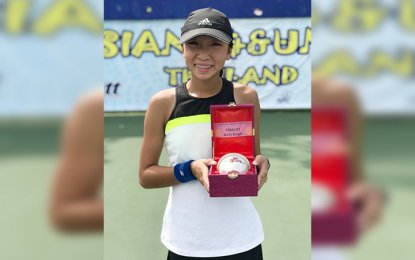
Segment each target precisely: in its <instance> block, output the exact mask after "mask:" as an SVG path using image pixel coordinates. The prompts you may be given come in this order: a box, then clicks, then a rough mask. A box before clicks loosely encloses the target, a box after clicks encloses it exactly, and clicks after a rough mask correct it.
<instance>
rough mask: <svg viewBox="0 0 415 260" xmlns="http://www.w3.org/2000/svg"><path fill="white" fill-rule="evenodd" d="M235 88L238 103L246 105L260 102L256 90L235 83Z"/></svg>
mask: <svg viewBox="0 0 415 260" xmlns="http://www.w3.org/2000/svg"><path fill="white" fill-rule="evenodd" d="M233 87H234V95H235V101H236V103H239V104H244V103H257V102H258V94H257V92H256V90H255V89H253V88H251V87H249V86H246V85H243V84H240V83H233Z"/></svg>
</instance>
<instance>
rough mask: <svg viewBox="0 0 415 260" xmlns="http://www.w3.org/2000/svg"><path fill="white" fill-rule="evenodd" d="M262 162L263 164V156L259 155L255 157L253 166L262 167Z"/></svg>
mask: <svg viewBox="0 0 415 260" xmlns="http://www.w3.org/2000/svg"><path fill="white" fill-rule="evenodd" d="M261 162H262V158H261V155H257V156H255V159H254V160H253V161H252V164H253V165H260V164H261Z"/></svg>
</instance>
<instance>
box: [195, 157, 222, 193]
mask: <svg viewBox="0 0 415 260" xmlns="http://www.w3.org/2000/svg"><path fill="white" fill-rule="evenodd" d="M215 164H216V162H215V161H214V160H213V159H200V160H196V161H193V162H192V163H191V164H190V168H191V169H192V173H193V176H195V178H196V179H197V180H198V181H200V183H201V184H202V185H203V186H204V187H205V189H206V191H207V192H209V179H208V174H209V166H212V165H215Z"/></svg>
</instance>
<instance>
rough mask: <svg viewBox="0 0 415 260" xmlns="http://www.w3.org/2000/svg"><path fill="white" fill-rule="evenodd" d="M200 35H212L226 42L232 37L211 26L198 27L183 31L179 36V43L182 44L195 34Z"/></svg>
mask: <svg viewBox="0 0 415 260" xmlns="http://www.w3.org/2000/svg"><path fill="white" fill-rule="evenodd" d="M200 35H208V36H212V37H214V38H216V39H218V40H221V41H223V42H225V43H227V44H229V43H231V41H232V38H231V37H230V36H229V35H227V34H226V33H224V32H222V31H219V30H216V29H212V28H198V29H194V30H190V31H187V32H185V33H184V34H183V35H182V37H180V44H183V43H185V42H187V41H189V40H191V39H193V38H194V37H196V36H200Z"/></svg>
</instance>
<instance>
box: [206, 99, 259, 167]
mask: <svg viewBox="0 0 415 260" xmlns="http://www.w3.org/2000/svg"><path fill="white" fill-rule="evenodd" d="M210 114H211V129H212V153H213V159H214V160H215V161H217V160H219V159H220V158H221V157H222V156H223V155H225V154H227V153H240V154H242V155H244V156H245V157H246V158H248V160H249V161H250V162H252V161H253V159H254V157H255V124H254V123H255V120H254V105H253V104H243V105H212V106H211V107H210Z"/></svg>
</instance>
